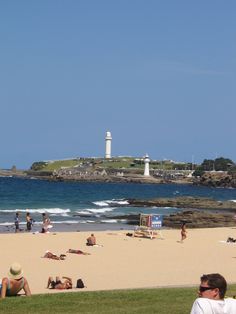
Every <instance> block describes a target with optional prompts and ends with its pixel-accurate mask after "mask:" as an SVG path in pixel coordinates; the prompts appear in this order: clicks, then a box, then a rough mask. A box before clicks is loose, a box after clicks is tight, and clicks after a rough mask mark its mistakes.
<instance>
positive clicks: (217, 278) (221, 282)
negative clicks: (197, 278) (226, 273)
mask: <svg viewBox="0 0 236 314" xmlns="http://www.w3.org/2000/svg"><path fill="white" fill-rule="evenodd" d="M201 282H207V284H208V285H209V287H212V288H218V289H219V295H220V298H221V299H224V297H225V293H226V290H227V282H226V280H225V278H224V277H223V276H221V275H220V274H218V273H216V274H207V275H202V277H201Z"/></svg>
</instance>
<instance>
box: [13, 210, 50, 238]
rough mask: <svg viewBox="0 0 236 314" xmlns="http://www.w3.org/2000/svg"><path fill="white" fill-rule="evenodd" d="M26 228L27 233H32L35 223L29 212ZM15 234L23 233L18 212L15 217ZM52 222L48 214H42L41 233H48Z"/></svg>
mask: <svg viewBox="0 0 236 314" xmlns="http://www.w3.org/2000/svg"><path fill="white" fill-rule="evenodd" d="M25 220H26V228H25V231H28V232H30V231H31V230H32V226H33V223H34V222H35V221H34V219H33V218H32V217H31V215H30V213H29V212H26V217H25ZM14 224H15V232H20V231H22V229H20V213H19V212H16V215H15V222H14ZM51 227H52V225H51V221H50V218H49V217H48V215H47V214H46V213H42V229H41V233H48V232H49V231H48V229H49V228H51Z"/></svg>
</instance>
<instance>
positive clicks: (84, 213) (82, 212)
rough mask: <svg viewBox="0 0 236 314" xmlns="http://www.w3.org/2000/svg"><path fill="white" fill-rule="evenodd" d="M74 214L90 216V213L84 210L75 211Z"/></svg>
mask: <svg viewBox="0 0 236 314" xmlns="http://www.w3.org/2000/svg"><path fill="white" fill-rule="evenodd" d="M76 214H79V215H83V216H91V213H90V212H89V211H85V210H81V211H77V212H76Z"/></svg>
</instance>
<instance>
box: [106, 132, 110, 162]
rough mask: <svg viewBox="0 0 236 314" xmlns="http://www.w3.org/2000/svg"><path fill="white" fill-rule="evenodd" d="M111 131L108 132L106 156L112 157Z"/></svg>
mask: <svg viewBox="0 0 236 314" xmlns="http://www.w3.org/2000/svg"><path fill="white" fill-rule="evenodd" d="M111 140H112V137H111V132H109V131H108V132H106V138H105V141H106V152H105V158H111Z"/></svg>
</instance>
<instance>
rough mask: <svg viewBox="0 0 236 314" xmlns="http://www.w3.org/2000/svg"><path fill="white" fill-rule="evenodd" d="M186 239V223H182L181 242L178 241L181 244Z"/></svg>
mask: <svg viewBox="0 0 236 314" xmlns="http://www.w3.org/2000/svg"><path fill="white" fill-rule="evenodd" d="M186 238H187V230H186V222H183V223H182V226H181V240H180V242H181V243H183V242H184V240H185V239H186Z"/></svg>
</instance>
